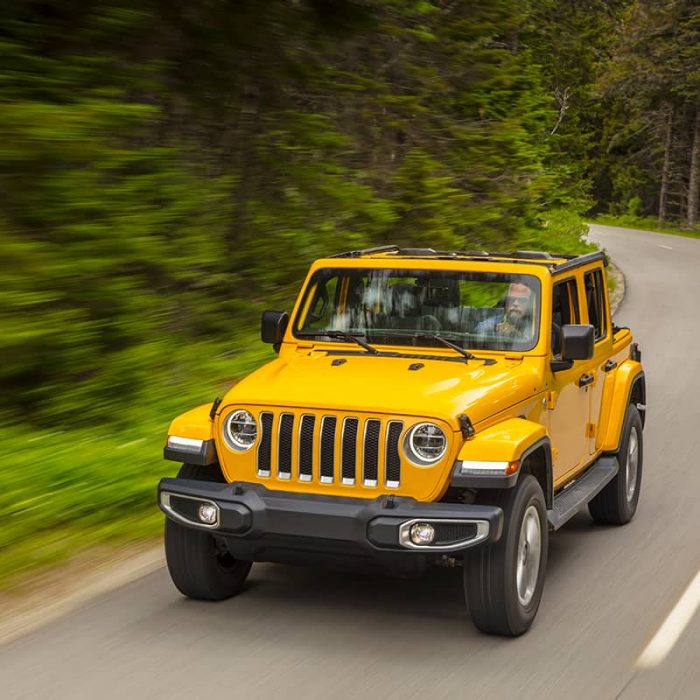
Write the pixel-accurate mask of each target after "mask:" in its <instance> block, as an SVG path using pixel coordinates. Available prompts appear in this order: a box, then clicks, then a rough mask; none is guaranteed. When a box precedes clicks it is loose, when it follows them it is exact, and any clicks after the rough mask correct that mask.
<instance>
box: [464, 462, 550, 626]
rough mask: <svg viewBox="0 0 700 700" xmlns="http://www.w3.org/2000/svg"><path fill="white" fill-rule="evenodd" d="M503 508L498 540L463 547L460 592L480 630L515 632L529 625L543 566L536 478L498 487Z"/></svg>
mask: <svg viewBox="0 0 700 700" xmlns="http://www.w3.org/2000/svg"><path fill="white" fill-rule="evenodd" d="M491 502H493V504H494V505H498V506H500V507H501V508H503V515H504V522H503V534H502V535H501V539H500V540H499V541H498V542H495V543H494V544H491V545H486V546H482V547H476V548H474V549H473V550H468V551H467V553H466V555H465V559H464V594H465V597H466V599H467V603H468V606H469V609H470V612H471V616H472V621H473V623H474V625H475V626H476V627H477V628H478V629H480V630H481V631H482V632H488V633H490V634H501V635H506V636H511V637H518V636H520V635H521V634H523V633H525V632H527V630H528V629H530V625H531V624H532V621H533V620H534V619H535V615H536V614H537V609H538V608H539V605H540V599H541V598H542V589H543V587H544V576H545V570H546V568H547V547H548V541H549V540H548V529H547V508H546V505H545V500H544V494H543V493H542V488H541V487H540V485H539V483H538V482H537V479H535V477H534V476H532V475H531V474H526V475H523V476H521V478H520V479H519V481H518V484H517V486H515V488H513V489H504V490H502V491H499V492H497V495H496V497H495V498H494V499H492V501H491Z"/></svg>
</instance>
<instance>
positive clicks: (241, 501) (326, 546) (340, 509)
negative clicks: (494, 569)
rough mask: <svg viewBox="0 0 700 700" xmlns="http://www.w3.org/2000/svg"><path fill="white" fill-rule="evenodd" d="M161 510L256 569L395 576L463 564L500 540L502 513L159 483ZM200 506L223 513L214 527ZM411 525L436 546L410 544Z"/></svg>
mask: <svg viewBox="0 0 700 700" xmlns="http://www.w3.org/2000/svg"><path fill="white" fill-rule="evenodd" d="M158 503H159V506H160V508H161V510H163V512H164V513H165V514H166V515H167V516H168V517H169V518H170V519H171V520H173V521H175V522H178V523H179V524H181V525H184V526H186V527H192V528H195V529H200V530H209V531H210V532H212V534H216V535H219V536H222V537H224V538H225V539H226V542H227V545H228V548H229V550H230V551H231V553H232V554H233V555H234V556H236V557H238V558H241V559H249V560H254V561H285V562H295V561H305V562H308V561H328V560H335V561H336V562H339V561H340V560H343V559H346V560H347V559H357V558H359V559H370V560H375V561H378V562H379V563H381V564H383V565H388V566H389V568H396V567H395V566H394V565H395V564H401V562H403V561H405V559H406V558H407V557H408V558H412V559H414V560H416V561H415V563H416V564H418V563H419V562H418V560H421V559H422V560H426V559H434V558H436V557H439V556H441V555H444V554H448V555H449V556H459V555H460V553H461V552H462V551H463V550H464V549H466V548H468V547H472V546H476V545H479V544H483V543H485V542H493V541H496V540H498V539H499V538H500V536H501V530H502V527H503V511H502V510H501V509H500V508H497V507H495V506H485V505H461V504H454V503H421V502H418V501H416V500H414V499H412V498H405V497H399V496H380V497H379V498H376V499H372V500H369V499H360V498H342V497H335V496H319V495H310V494H296V493H289V492H283V491H271V490H269V489H267V488H265V487H264V486H263V485H261V484H248V483H234V484H219V483H212V482H207V481H193V480H188V479H162V480H161V482H160V484H159V487H158ZM201 503H210V504H214V505H215V506H216V507H217V508H218V513H217V515H218V517H217V520H216V523H214V524H213V525H204V524H202V523H201V522H200V521H199V517H198V508H199V505H200V504H201ZM413 521H421V522H429V523H431V524H432V525H434V526H435V532H436V539H435V541H434V543H433V544H432V545H430V546H422V547H418V546H416V545H414V544H413V543H412V542H411V541H410V537H409V536H408V534H409V530H410V525H411V524H412V522H413ZM440 538H442V539H440Z"/></svg>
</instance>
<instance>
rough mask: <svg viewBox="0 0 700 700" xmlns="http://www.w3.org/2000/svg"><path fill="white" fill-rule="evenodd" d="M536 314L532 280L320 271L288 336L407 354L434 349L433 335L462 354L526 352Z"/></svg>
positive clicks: (484, 274) (432, 273) (405, 271)
mask: <svg viewBox="0 0 700 700" xmlns="http://www.w3.org/2000/svg"><path fill="white" fill-rule="evenodd" d="M539 308H540V283H539V280H538V279H537V278H536V277H534V276H532V275H513V274H501V273H488V272H446V271H444V270H412V269H377V268H366V269H362V268H342V269H332V268H325V269H321V270H317V271H316V272H315V273H314V275H313V277H312V278H311V280H310V282H309V284H308V286H307V288H306V290H305V292H304V296H303V299H302V304H301V307H300V312H299V313H298V314H297V317H296V319H295V321H294V326H293V331H294V333H295V334H296V333H299V336H300V337H301V336H308V335H318V337H319V339H322V340H327V339H329V338H330V336H326V337H325V338H324V337H323V336H324V331H342V332H344V333H350V334H353V335H358V336H361V337H362V338H364V339H365V340H367V341H368V342H370V343H387V344H392V345H410V346H428V345H438V343H437V342H435V341H433V340H432V339H431V338H430V337H429V336H430V335H440V336H442V337H444V338H447V339H449V340H451V341H452V342H454V343H456V344H458V345H459V346H460V347H463V348H477V349H484V350H489V349H490V350H520V351H526V350H531V349H532V348H533V347H534V346H535V345H536V344H537V338H538V329H539ZM335 339H336V340H338V339H340V338H335ZM340 340H342V339H340Z"/></svg>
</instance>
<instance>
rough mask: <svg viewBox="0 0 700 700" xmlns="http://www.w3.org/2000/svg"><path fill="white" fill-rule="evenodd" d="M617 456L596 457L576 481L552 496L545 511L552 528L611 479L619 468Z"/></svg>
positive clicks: (566, 518) (576, 509)
mask: <svg viewBox="0 0 700 700" xmlns="http://www.w3.org/2000/svg"><path fill="white" fill-rule="evenodd" d="M619 468H620V467H619V464H618V462H617V457H614V456H605V457H601V458H600V459H598V460H597V461H596V462H595V464H594V465H593V466H592V467H590V468H589V469H588V471H587V472H586V473H585V474H584V475H583V476H582V477H580V478H579V479H578V480H577V481H574V483H573V484H572V485H571V486H569V487H567V488H565V489H564V490H563V491H560V492H559V493H558V494H557V495H556V496H554V502H553V503H552V510H548V511H547V520H548V521H549V527H550V528H551V529H552V530H558V529H559V528H560V527H561V526H562V525H563V524H564V523H565V522H566V521H567V520H570V519H571V518H573V517H574V515H576V513H578V511H579V510H580V509H581V506H583V505H585V504H586V503H588V502H589V501H590V500H591V499H592V498H593V497H594V496H597V495H598V494H599V493H600V492H601V491H602V490H603V488H604V487H605V485H606V484H607V483H608V482H609V481H612V479H613V478H614V477H615V475H616V474H617V471H618V469H619Z"/></svg>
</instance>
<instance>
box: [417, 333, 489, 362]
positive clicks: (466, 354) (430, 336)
mask: <svg viewBox="0 0 700 700" xmlns="http://www.w3.org/2000/svg"><path fill="white" fill-rule="evenodd" d="M413 337H414V338H415V339H416V340H428V339H430V340H437V341H438V342H440V343H442V344H443V345H444V346H445V347H448V348H452V349H453V350H456V351H457V352H458V353H459V354H460V355H463V356H464V358H465V359H466V360H477V359H478V358H477V356H476V355H472V354H471V353H470V352H469V351H468V350H465V349H464V348H460V347H459V345H457V344H455V343H452V342H450V341H449V340H447V338H443V337H442V336H441V335H438V334H437V333H414V334H413Z"/></svg>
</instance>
